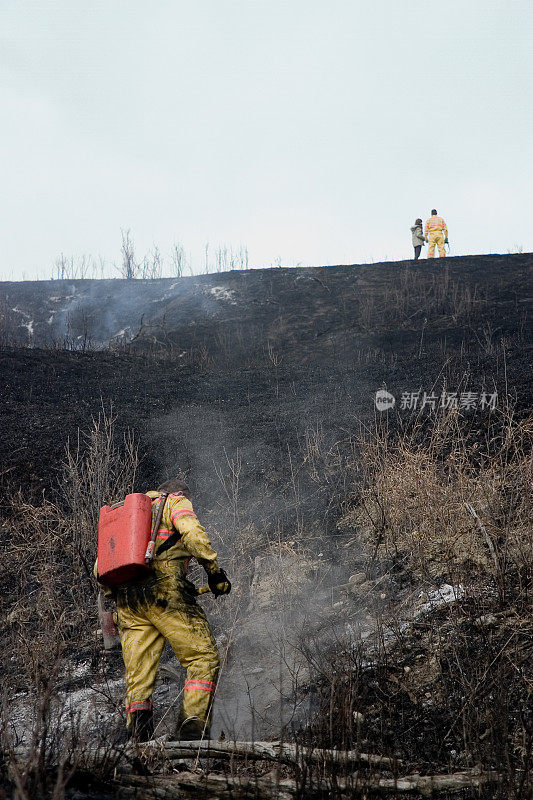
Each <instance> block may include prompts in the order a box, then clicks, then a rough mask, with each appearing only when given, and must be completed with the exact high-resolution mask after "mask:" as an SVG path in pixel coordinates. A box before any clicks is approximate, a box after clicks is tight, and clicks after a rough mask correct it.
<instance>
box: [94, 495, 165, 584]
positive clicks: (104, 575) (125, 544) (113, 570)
mask: <svg viewBox="0 0 533 800" xmlns="http://www.w3.org/2000/svg"><path fill="white" fill-rule="evenodd" d="M151 527H152V502H151V500H150V498H149V497H148V496H147V495H145V494H140V493H135V494H128V495H126V498H125V499H124V502H123V503H120V504H117V505H114V506H103V507H102V508H101V509H100V518H99V521H98V580H99V581H100V582H101V583H103V584H104V585H106V586H110V587H113V588H114V587H116V586H120V585H121V584H122V583H125V582H126V581H131V580H133V579H134V578H138V577H140V576H141V575H145V574H146V573H147V572H148V568H147V567H146V566H145V563H144V557H145V554H146V547H147V545H148V541H149V539H150V533H151Z"/></svg>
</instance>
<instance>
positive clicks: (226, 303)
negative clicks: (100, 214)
mask: <svg viewBox="0 0 533 800" xmlns="http://www.w3.org/2000/svg"><path fill="white" fill-rule="evenodd" d="M532 265H533V255H532V254H520V255H508V256H499V255H490V256H473V257H460V258H448V259H446V262H445V264H444V263H442V262H440V261H439V260H438V259H435V261H434V262H433V263H431V262H428V261H419V262H413V261H405V262H395V263H390V262H389V263H383V264H363V265H352V266H337V267H316V268H296V269H295V268H293V269H261V270H247V271H234V272H228V273H222V274H217V275H203V276H195V277H187V278H181V279H170V278H169V279H160V280H153V281H144V280H132V281H126V280H103V281H99V280H74V281H64V280H62V281H39V282H22V283H3V284H0V297H1V298H2V306H3V309H2V311H3V325H2V327H3V329H2V331H1V333H2V335H3V342H4V344H11V345H15V346H16V345H25V344H29V345H31V346H35V347H50V346H55V347H62V346H66V347H68V349H95V348H102V347H106V346H108V345H110V344H118V343H119V342H120V343H124V342H129V341H131V340H134V341H135V345H136V347H137V348H138V347H139V346H140V345H141V344H142V343H144V344H146V343H147V342H151V343H156V344H158V345H159V346H164V347H167V348H171V347H173V348H177V349H178V350H180V351H185V350H188V349H191V348H194V347H197V348H198V347H206V348H207V349H208V351H209V352H210V353H215V352H217V351H222V352H224V351H227V350H228V349H230V348H231V350H232V353H233V357H235V355H236V354H237V353H241V354H243V355H244V354H247V356H248V357H250V355H252V354H253V353H255V352H257V351H261V350H262V351H264V350H265V348H266V346H267V343H272V344H273V343H275V344H276V345H277V346H278V347H281V349H282V350H283V351H284V353H285V354H287V355H290V354H292V355H295V356H296V357H297V358H298V359H300V358H302V357H303V358H305V359H309V360H313V359H314V357H315V356H316V354H317V350H318V352H319V353H324V352H326V351H327V349H328V348H331V347H332V346H335V344H339V345H342V347H343V348H344V349H345V348H346V346H347V344H349V345H350V349H352V345H355V348H356V349H357V337H358V335H362V336H363V337H368V335H369V334H370V333H373V334H374V336H375V339H376V344H377V345H378V346H382V345H384V346H385V348H387V345H388V342H389V338H390V337H389V336H387V333H390V332H391V331H392V332H394V333H395V334H397V333H398V331H399V330H400V331H402V332H403V333H404V337H405V336H407V339H408V338H409V332H413V331H418V330H419V329H420V324H421V323H423V320H424V319H426V327H427V326H433V327H435V326H436V327H438V329H439V331H443V330H445V329H447V328H448V329H453V330H456V329H457V328H458V327H460V328H464V327H467V326H468V324H469V323H470V322H472V321H474V322H475V319H476V317H478V318H479V317H482V318H483V322H484V323H490V324H491V325H492V326H493V328H497V329H498V331H499V332H501V334H502V335H505V333H506V332H508V331H509V330H513V329H514V328H515V326H516V321H517V318H518V317H519V316H520V313H521V311H522V309H523V307H524V305H525V303H526V302H527V298H528V295H529V296H531V285H530V283H529V284H528V276H529V278H530V275H531V267H532ZM530 299H531V298H530ZM479 311H482V314H481V315H480V314H479Z"/></svg>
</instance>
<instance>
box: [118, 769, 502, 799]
mask: <svg viewBox="0 0 533 800" xmlns="http://www.w3.org/2000/svg"><path fill="white" fill-rule="evenodd" d="M499 777H500V776H499V775H498V773H496V772H481V771H479V770H464V771H463V772H455V773H451V774H444V775H419V774H418V773H415V774H413V775H405V776H404V777H402V778H379V777H374V778H373V777H366V776H363V777H361V776H360V775H359V774H358V773H355V774H353V775H349V776H347V777H346V778H335V779H334V780H333V781H328V780H325V779H324V778H318V779H316V780H310V779H309V776H308V779H307V780H306V781H295V780H292V779H288V778H285V779H277V778H274V777H272V776H271V775H267V776H263V777H258V776H256V777H247V776H242V775H241V776H230V775H220V774H216V773H209V774H198V773H195V772H182V773H179V774H175V775H170V776H152V777H149V778H148V777H141V776H129V777H124V778H123V781H122V782H121V790H122V792H123V793H124V794H125V795H133V796H136V795H137V793H138V792H139V790H142V792H143V794H142V796H143V798H145V799H146V800H148V798H154V800H156V799H157V800H163V799H164V800H167V799H168V800H175V798H177V797H196V798H198V797H201V796H203V795H204V794H205V795H206V796H211V797H212V796H213V793H215V794H214V796H216V797H217V798H219V800H225V798H232V800H235V798H238V797H242V798H245V797H250V796H253V797H254V798H264V799H265V800H268V799H269V798H272V797H276V798H277V800H292V798H293V797H294V796H295V795H298V796H302V792H303V791H304V792H305V796H306V797H310V798H311V797H313V796H314V794H315V793H316V794H317V795H319V796H323V794H324V792H325V791H326V792H327V791H330V790H332V789H333V788H335V789H337V790H340V791H349V790H352V791H353V790H372V791H373V792H378V793H379V794H383V796H384V797H387V796H390V795H391V794H404V795H408V794H418V795H420V794H421V795H423V796H424V797H431V795H433V794H437V793H440V792H443V791H446V792H447V793H448V795H449V794H450V793H452V794H455V793H457V792H462V791H463V790H464V789H481V788H483V787H484V786H486V785H487V784H489V783H496V782H497V781H498V780H499Z"/></svg>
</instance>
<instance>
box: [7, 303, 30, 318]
mask: <svg viewBox="0 0 533 800" xmlns="http://www.w3.org/2000/svg"><path fill="white" fill-rule="evenodd" d="M11 311H14V312H15V314H22V316H23V317H26V319H29V317H30V315H29V314H26V312H25V311H22V310H21V309H20V308H17V306H15V307H14V308H12V309H11Z"/></svg>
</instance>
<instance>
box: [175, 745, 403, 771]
mask: <svg viewBox="0 0 533 800" xmlns="http://www.w3.org/2000/svg"><path fill="white" fill-rule="evenodd" d="M163 755H165V756H166V757H167V758H168V759H169V760H173V759H176V758H211V757H213V756H218V757H220V756H226V757H228V758H232V757H235V756H237V757H242V758H253V759H256V760H265V761H271V760H272V761H278V762H282V763H286V764H295V763H301V762H302V761H306V762H309V763H313V764H322V763H328V764H341V765H349V764H368V765H369V766H376V767H382V768H387V769H393V768H397V767H399V766H401V764H402V762H401V761H399V760H398V759H394V758H390V757H389V756H378V755H373V754H371V753H361V752H359V751H358V750H330V749H328V750H322V749H318V748H312V747H300V746H299V745H296V744H291V743H284V742H215V741H197V742H167V743H166V745H165V748H164V751H163Z"/></svg>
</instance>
